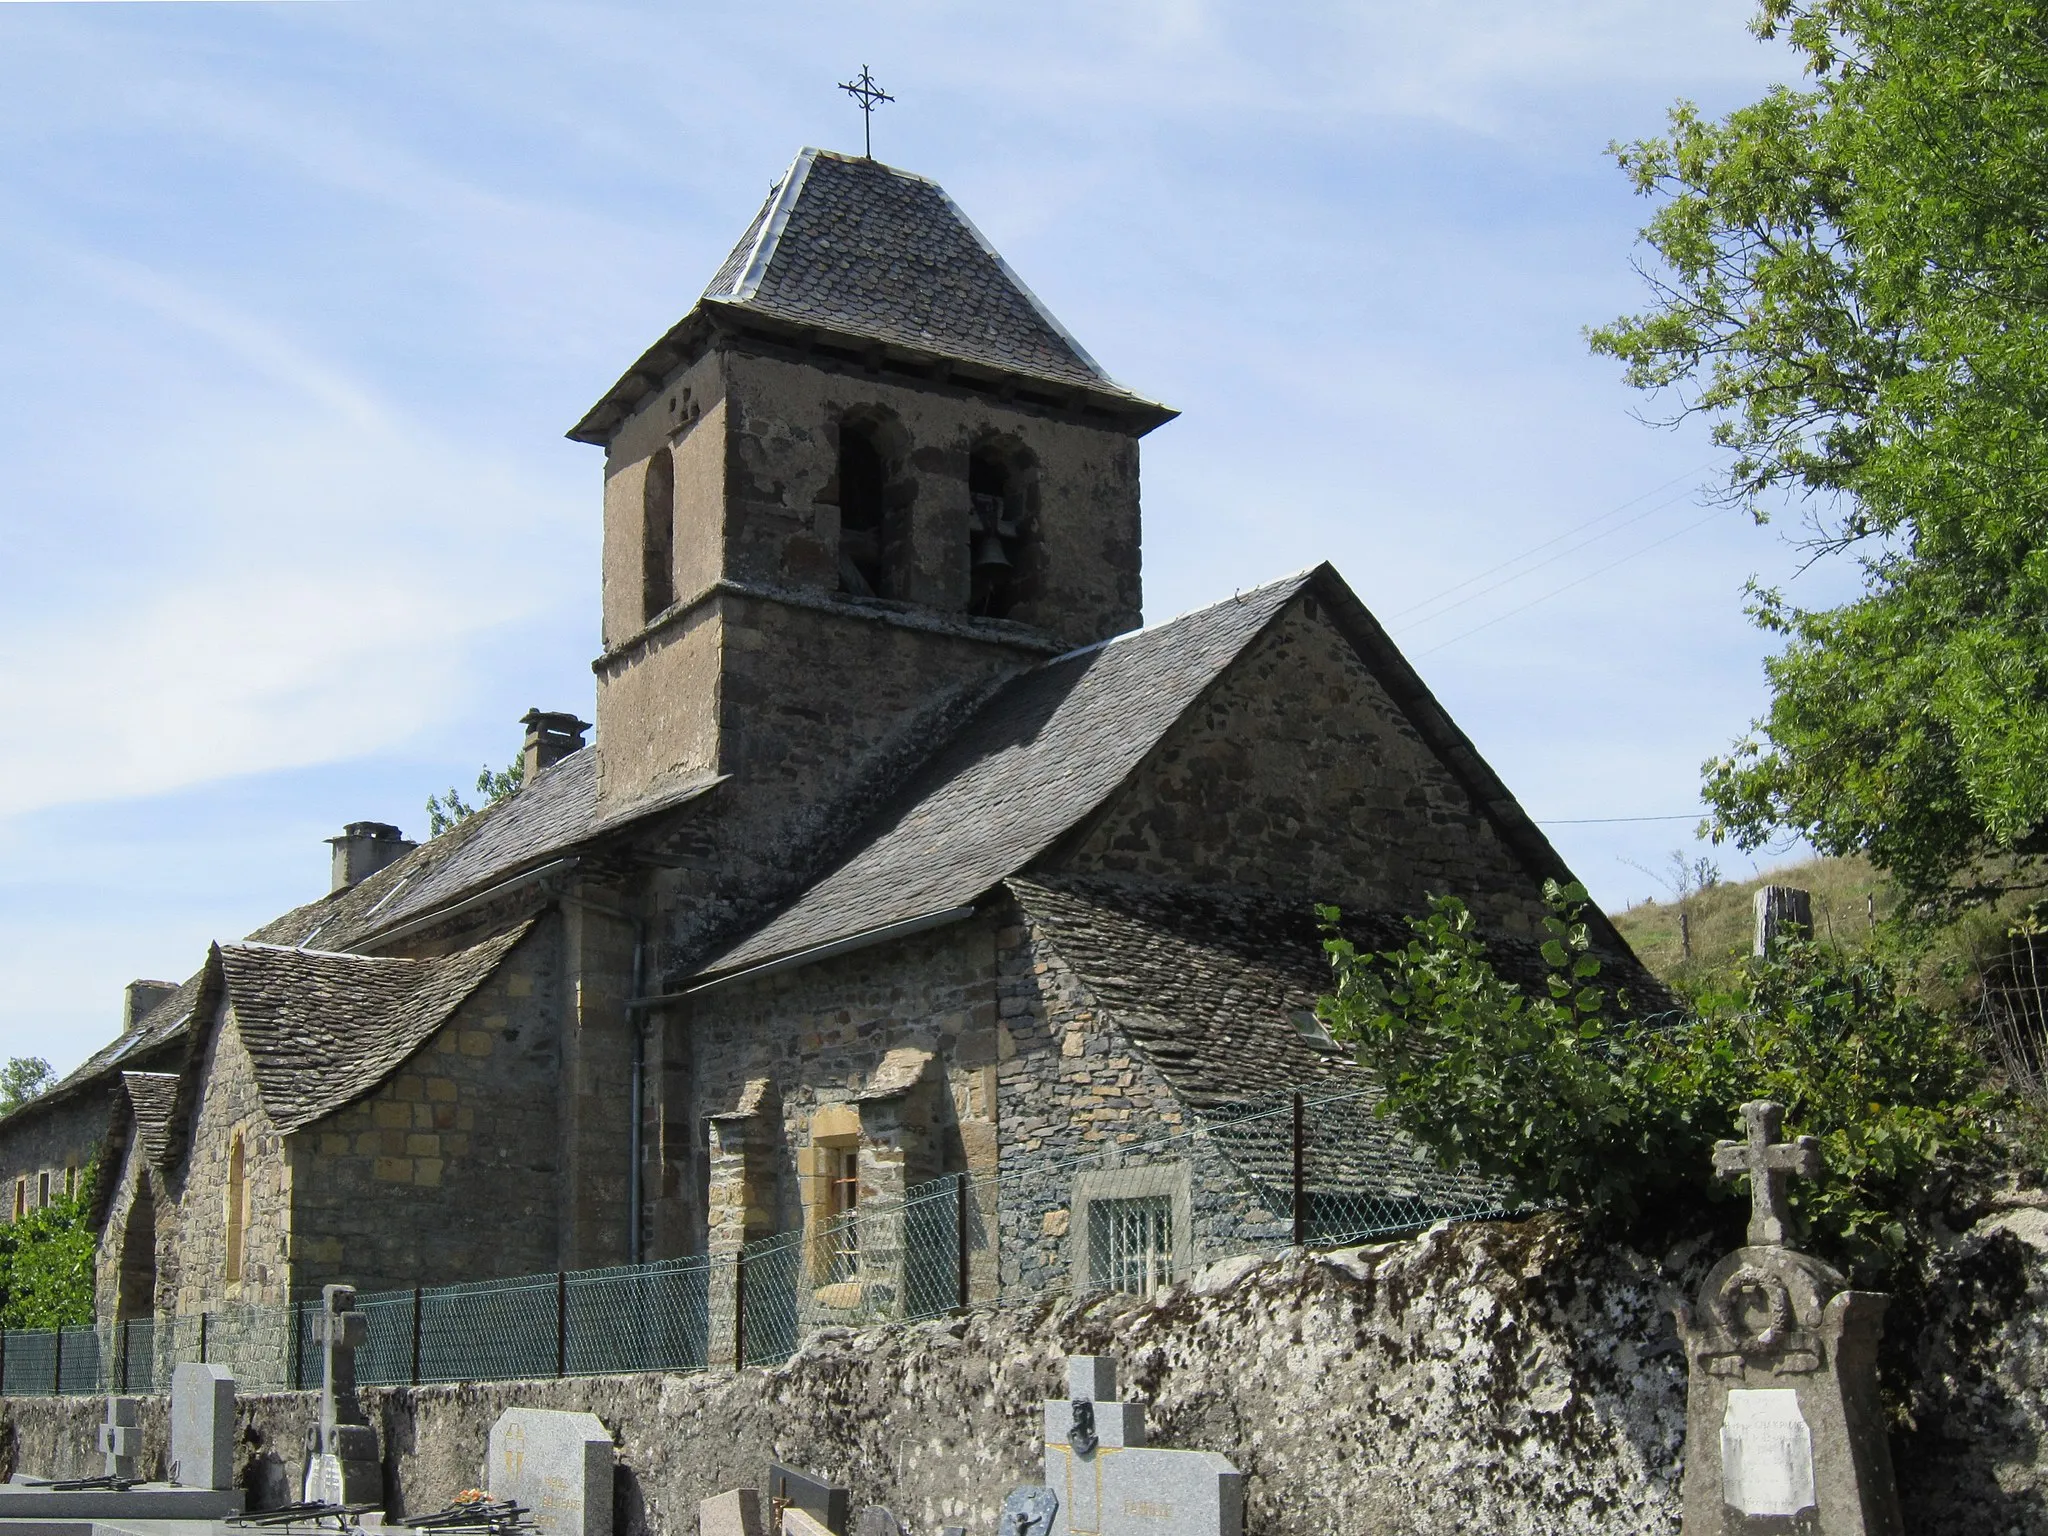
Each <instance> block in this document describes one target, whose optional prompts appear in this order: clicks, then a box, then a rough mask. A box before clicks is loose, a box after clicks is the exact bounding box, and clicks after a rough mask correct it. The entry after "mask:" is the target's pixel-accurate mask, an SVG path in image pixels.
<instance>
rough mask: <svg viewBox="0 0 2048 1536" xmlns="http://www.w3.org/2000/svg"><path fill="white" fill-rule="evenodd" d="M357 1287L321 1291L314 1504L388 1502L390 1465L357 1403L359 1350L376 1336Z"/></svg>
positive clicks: (311, 1471)
mask: <svg viewBox="0 0 2048 1536" xmlns="http://www.w3.org/2000/svg"><path fill="white" fill-rule="evenodd" d="M355 1306H356V1292H355V1287H354V1286H352V1285H329V1286H324V1287H322V1288H321V1291H320V1312H319V1315H318V1316H316V1317H315V1318H314V1319H313V1339H314V1342H315V1343H317V1344H318V1345H319V1346H320V1422H319V1423H318V1424H317V1425H315V1426H314V1428H313V1433H312V1435H311V1440H312V1445H311V1446H310V1447H309V1449H308V1452H307V1455H306V1478H305V1482H304V1484H303V1488H304V1492H303V1493H302V1494H301V1495H300V1497H302V1498H303V1499H305V1500H306V1501H307V1502H308V1503H322V1504H369V1505H376V1504H381V1503H383V1502H384V1464H383V1462H382V1460H381V1459H380V1458H379V1456H378V1453H377V1431H376V1430H374V1429H372V1428H370V1422H369V1420H368V1419H366V1418H364V1417H363V1407H362V1404H361V1403H359V1402H358V1401H356V1351H357V1350H358V1349H360V1348H362V1346H363V1344H364V1343H365V1342H366V1341H367V1340H368V1338H369V1336H370V1320H369V1319H368V1318H366V1317H364V1316H363V1314H362V1313H360V1312H358V1311H356V1309H355Z"/></svg>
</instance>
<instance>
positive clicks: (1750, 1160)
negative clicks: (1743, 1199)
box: [1714, 1099, 1820, 1248]
mask: <svg viewBox="0 0 2048 1536" xmlns="http://www.w3.org/2000/svg"><path fill="white" fill-rule="evenodd" d="M1742 1119H1743V1123H1744V1124H1745V1125H1746V1126H1747V1127H1748V1129H1749V1135H1748V1137H1747V1138H1746V1139H1744V1140H1742V1141H1718V1142H1716V1143H1714V1172H1716V1173H1718V1174H1720V1175H1721V1177H1722V1178H1724V1179H1737V1178H1741V1177H1742V1175H1744V1174H1748V1175H1749V1244H1750V1246H1751V1247H1752V1248H1763V1247H1782V1246H1783V1245H1784V1242H1785V1224H1786V1220H1787V1218H1788V1216H1789V1214H1790V1213H1789V1212H1788V1211H1787V1209H1786V1206H1785V1185H1786V1183H1787V1181H1788V1180H1790V1179H1791V1178H1792V1177H1793V1176H1794V1175H1795V1174H1796V1175H1797V1176H1798V1177H1800V1178H1802V1179H1812V1178H1818V1177H1819V1175H1820V1143H1819V1142H1817V1141H1815V1140H1814V1139H1813V1138H1812V1137H1811V1136H1801V1137H1798V1138H1796V1139H1795V1140H1792V1141H1779V1140H1778V1132H1779V1130H1780V1129H1781V1128H1782V1127H1783V1126H1784V1124H1785V1106H1784V1105H1782V1104H1773V1103H1771V1102H1770V1100H1768V1099H1755V1100H1752V1101H1751V1102H1749V1103H1747V1104H1745V1105H1743V1106H1742Z"/></svg>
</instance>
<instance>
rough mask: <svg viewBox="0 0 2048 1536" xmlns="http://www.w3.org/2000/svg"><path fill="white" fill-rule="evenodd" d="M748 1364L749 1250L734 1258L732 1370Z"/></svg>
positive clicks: (735, 1255)
mask: <svg viewBox="0 0 2048 1536" xmlns="http://www.w3.org/2000/svg"><path fill="white" fill-rule="evenodd" d="M746 1363H747V1250H746V1249H744V1248H742V1249H740V1251H739V1252H738V1253H735V1254H734V1255H733V1256H732V1368H733V1369H734V1370H736V1371H737V1370H740V1369H742V1368H743V1367H744V1366H745V1365H746Z"/></svg>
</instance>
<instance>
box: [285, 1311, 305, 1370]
mask: <svg viewBox="0 0 2048 1536" xmlns="http://www.w3.org/2000/svg"><path fill="white" fill-rule="evenodd" d="M284 1315H285V1318H286V1320H287V1322H286V1326H287V1327H289V1328H290V1329H291V1331H292V1390H293V1391H294V1392H297V1391H299V1390H300V1389H301V1388H303V1387H304V1386H305V1384H306V1372H305V1355H306V1352H305V1349H304V1347H303V1346H302V1344H301V1343H300V1337H301V1335H303V1334H304V1333H305V1331H306V1304H305V1303H304V1302H303V1301H292V1302H287V1303H285V1309H284Z"/></svg>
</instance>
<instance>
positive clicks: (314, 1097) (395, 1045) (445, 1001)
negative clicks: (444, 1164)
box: [218, 922, 532, 1131]
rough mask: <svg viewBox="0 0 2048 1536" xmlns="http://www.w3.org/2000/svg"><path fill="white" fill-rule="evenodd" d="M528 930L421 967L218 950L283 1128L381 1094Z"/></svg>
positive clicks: (265, 949) (228, 995) (291, 952)
mask: <svg viewBox="0 0 2048 1536" xmlns="http://www.w3.org/2000/svg"><path fill="white" fill-rule="evenodd" d="M531 927H532V924H531V923H530V922H529V923H522V924H521V925H519V926H518V927H517V928H514V929H512V930H511V931H510V932H508V933H504V934H500V935H499V936H498V937H496V938H493V939H490V940H488V941H486V942H485V943H482V944H479V945H477V946H475V947H474V948H472V949H465V950H460V951H458V952H456V953H455V954H452V955H446V956H441V957H437V958H433V959H420V960H409V959H396V958H385V957H381V956H374V955H350V954H336V953H332V952H329V951H325V950H303V949H288V948H284V947H281V946H277V945H271V944H223V945H221V946H220V947H219V951H218V953H219V956H220V966H221V972H222V977H223V980H224V982H225V992H224V997H225V1000H226V1002H227V1005H228V1006H229V1007H230V1008H232V1009H233V1011H234V1019H235V1025H236V1028H237V1030H238V1031H239V1033H240V1036H241V1040H242V1044H243V1045H244V1046H245V1047H246V1048H247V1050H248V1052H249V1055H250V1058H251V1060H252V1061H253V1062H254V1063H255V1067H256V1083H257V1088H258V1091H259V1092H260V1093H261V1094H262V1097H263V1106H264V1108H265V1110H267V1111H268V1112H269V1115H270V1118H271V1120H272V1121H273V1122H274V1123H275V1124H276V1125H277V1128H278V1129H279V1130H281V1131H293V1130H297V1129H298V1128H299V1127H301V1126H303V1125H307V1124H310V1123H311V1122H312V1121H314V1120H317V1119H319V1118H320V1117H321V1116H322V1115H325V1114H328V1113H330V1112H332V1111H333V1110H336V1109H339V1108H340V1107H341V1106H342V1105H344V1104H347V1103H349V1102H351V1101H353V1100H355V1099H357V1098H360V1097H361V1096H362V1095H363V1094H365V1093H367V1092H369V1091H370V1090H371V1089H373V1088H375V1087H376V1086H377V1084H378V1083H380V1082H382V1081H383V1080H384V1078H385V1077H387V1076H388V1075H389V1074H390V1073H391V1072H393V1071H395V1070H396V1069H397V1067H398V1066H399V1064H400V1063H402V1062H403V1061H404V1060H405V1058H406V1057H408V1056H410V1055H411V1054H412V1053H413V1052H414V1051H415V1050H417V1049H418V1048H419V1047H420V1046H421V1045H422V1044H423V1043H424V1042H425V1041H426V1039H427V1037H428V1036H430V1035H431V1034H433V1032H434V1031H435V1030H436V1029H438V1028H440V1027H441V1025H442V1024H444V1023H446V1022H447V1020H448V1018H449V1016H450V1015H451V1014H453V1013H454V1011H455V1010H456V1008H457V1007H459V1006H460V1005H461V1004H462V1002H463V1000H464V999H466V998H467V997H468V996H469V995H470V994H471V993H472V992H474V991H475V990H476V989H477V988H478V987H479V986H481V985H482V984H483V983H484V981H485V980H486V979H488V978H489V976H490V974H491V972H492V971H494V970H496V969H497V967H498V964H499V962H500V961H502V960H503V959H504V958H505V956H506V955H507V954H508V953H510V951H511V949H512V947H513V946H514V945H516V944H517V943H518V942H519V941H520V940H521V939H523V938H524V937H525V936H526V934H527V932H528V930H529V929H530V928H531Z"/></svg>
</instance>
